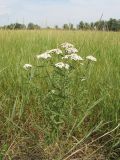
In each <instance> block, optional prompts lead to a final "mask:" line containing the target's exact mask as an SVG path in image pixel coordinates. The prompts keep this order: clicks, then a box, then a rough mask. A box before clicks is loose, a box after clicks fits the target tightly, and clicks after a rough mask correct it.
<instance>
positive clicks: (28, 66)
mask: <svg viewBox="0 0 120 160" xmlns="http://www.w3.org/2000/svg"><path fill="white" fill-rule="evenodd" d="M23 68H24V69H25V70H29V69H31V68H32V65H31V64H25V65H24V66H23Z"/></svg>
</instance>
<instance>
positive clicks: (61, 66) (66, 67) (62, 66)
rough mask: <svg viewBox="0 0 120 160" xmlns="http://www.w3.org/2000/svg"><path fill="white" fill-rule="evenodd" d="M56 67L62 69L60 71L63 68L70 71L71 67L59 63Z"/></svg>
mask: <svg viewBox="0 0 120 160" xmlns="http://www.w3.org/2000/svg"><path fill="white" fill-rule="evenodd" d="M55 67H57V68H60V69H62V68H65V69H69V67H70V66H69V64H67V63H63V62H59V63H56V64H55Z"/></svg>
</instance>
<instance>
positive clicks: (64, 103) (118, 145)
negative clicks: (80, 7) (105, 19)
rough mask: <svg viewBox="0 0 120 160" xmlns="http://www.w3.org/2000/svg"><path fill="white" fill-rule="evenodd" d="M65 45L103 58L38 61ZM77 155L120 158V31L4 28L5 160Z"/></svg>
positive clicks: (0, 141)
mask: <svg viewBox="0 0 120 160" xmlns="http://www.w3.org/2000/svg"><path fill="white" fill-rule="evenodd" d="M63 42H70V43H72V44H74V46H75V47H76V48H77V49H78V50H79V53H78V54H79V55H80V56H81V57H82V58H84V59H85V57H86V56H88V55H93V56H94V57H96V58H97V62H91V64H89V65H88V64H87V62H86V61H85V62H84V63H85V64H84V65H80V64H79V63H80V62H76V61H74V62H73V61H72V62H68V63H70V69H69V70H67V71H61V70H60V69H57V68H55V67H54V63H57V62H60V61H62V60H60V57H59V56H54V57H53V59H52V60H37V59H36V55H37V54H40V53H43V52H45V51H46V50H49V49H53V48H57V47H59V45H60V44H61V43H63ZM26 63H29V64H32V65H33V68H32V69H31V70H30V71H26V70H24V68H23V65H24V64H26ZM84 76H86V77H87V78H86V79H85V80H84V81H82V80H81V78H83V77H84ZM75 158H76V159H77V158H78V159H80V160H93V159H94V160H120V33H119V32H118V33H116V32H98V31H62V30H40V31H9V30H7V31H5V30H1V31H0V160H3V159H4V160H19V159H21V160H24V159H25V160H32V159H34V160H37V159H38V160H39V159H41V160H42V159H46V160H48V159H51V160H73V159H75Z"/></svg>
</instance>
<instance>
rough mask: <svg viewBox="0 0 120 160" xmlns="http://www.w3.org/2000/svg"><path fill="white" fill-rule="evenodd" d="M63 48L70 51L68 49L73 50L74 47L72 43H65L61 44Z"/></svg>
mask: <svg viewBox="0 0 120 160" xmlns="http://www.w3.org/2000/svg"><path fill="white" fill-rule="evenodd" d="M61 47H62V48H64V49H68V48H73V47H74V45H73V44H71V43H68V42H65V43H62V44H61Z"/></svg>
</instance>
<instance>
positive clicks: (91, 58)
mask: <svg viewBox="0 0 120 160" xmlns="http://www.w3.org/2000/svg"><path fill="white" fill-rule="evenodd" d="M86 59H88V60H89V61H93V62H96V61H97V59H96V58H95V57H93V56H92V55H90V56H87V57H86Z"/></svg>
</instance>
